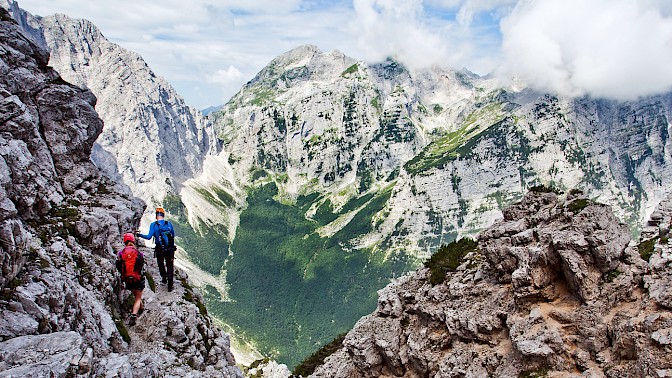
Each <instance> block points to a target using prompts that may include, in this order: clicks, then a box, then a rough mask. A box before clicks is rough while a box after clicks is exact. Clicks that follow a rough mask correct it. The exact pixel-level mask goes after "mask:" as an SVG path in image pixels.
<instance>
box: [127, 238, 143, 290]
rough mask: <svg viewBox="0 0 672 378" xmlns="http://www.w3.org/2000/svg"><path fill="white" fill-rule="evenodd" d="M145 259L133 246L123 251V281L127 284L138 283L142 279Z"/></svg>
mask: <svg viewBox="0 0 672 378" xmlns="http://www.w3.org/2000/svg"><path fill="white" fill-rule="evenodd" d="M144 264H145V259H144V257H143V256H142V254H141V253H140V252H138V249H137V248H135V247H134V246H132V245H129V246H127V247H125V248H124V249H123V250H122V251H121V279H122V280H123V281H124V282H125V283H130V284H132V283H137V282H140V280H141V279H142V267H143V265H144Z"/></svg>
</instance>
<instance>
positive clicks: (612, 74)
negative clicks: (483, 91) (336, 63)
mask: <svg viewBox="0 0 672 378" xmlns="http://www.w3.org/2000/svg"><path fill="white" fill-rule="evenodd" d="M20 5H21V6H22V7H24V8H25V9H27V10H28V11H30V12H32V13H34V14H39V15H49V14H53V13H56V12H59V13H65V14H67V15H69V16H71V17H74V18H86V19H89V20H91V21H92V22H93V23H94V24H96V25H97V26H98V27H99V28H100V29H101V31H102V32H103V34H104V35H105V36H106V37H108V38H109V39H110V40H112V41H113V42H116V43H119V44H120V45H122V46H123V47H125V48H127V49H129V50H133V51H136V52H138V53H140V54H141V55H142V57H143V58H144V59H145V60H146V61H147V63H148V64H149V66H150V67H152V69H153V70H154V71H155V72H156V73H157V74H158V75H161V76H163V77H165V78H166V79H168V81H169V82H170V83H171V84H172V85H173V86H175V88H176V89H177V90H178V92H179V93H180V94H181V95H182V96H184V97H185V99H186V101H187V103H189V104H191V105H193V106H196V107H200V108H204V107H206V106H209V105H215V104H220V103H221V102H223V101H225V100H226V99H228V98H229V97H230V96H232V95H233V94H234V93H235V92H237V91H238V90H239V89H240V86H241V85H242V84H243V83H244V82H245V81H247V80H249V79H251V78H252V77H254V75H256V73H257V72H258V71H259V70H261V69H262V68H263V67H264V66H265V65H266V64H268V62H270V60H272V59H273V58H274V57H276V56H278V55H279V54H282V53H284V52H286V51H288V50H290V49H293V48H295V47H297V46H299V45H302V44H314V45H317V46H318V47H319V48H320V49H322V50H325V51H328V50H332V49H338V50H341V51H343V52H344V53H345V54H347V55H350V56H351V57H353V58H355V59H363V60H366V61H370V62H375V61H380V60H382V59H385V58H386V57H388V56H393V57H395V58H397V59H399V60H400V61H401V62H402V63H404V64H406V65H408V66H410V67H426V66H429V65H433V64H439V65H450V66H453V67H456V68H461V67H467V68H469V69H471V70H472V71H475V72H477V73H479V74H486V73H489V72H492V71H494V70H495V69H497V68H499V72H500V73H503V74H506V75H507V76H511V75H517V76H519V77H520V78H522V79H524V80H525V81H527V82H529V83H531V84H532V85H533V86H535V87H537V88H540V89H543V90H550V91H556V92H560V93H563V94H574V95H582V94H585V93H589V94H592V95H594V96H602V97H616V98H630V97H633V96H637V95H646V94H649V93H655V92H660V91H664V90H668V89H670V85H671V80H670V77H671V76H672V74H671V73H670V70H672V64H671V63H672V57H671V54H672V42H670V40H671V37H670V35H671V33H672V32H671V31H670V29H671V27H670V17H672V1H669V0H339V1H330V2H326V1H323V0H287V1H277V0H254V1H253V0H218V1H213V0H192V1H183V0H142V1H137V0H115V1H107V2H104V1H90V0H21V3H20ZM500 20H503V21H502V22H501V34H500V22H499V21H500ZM232 69H234V70H237V72H236V71H233V70H232ZM238 75H240V76H238ZM223 99H224V100H223Z"/></svg>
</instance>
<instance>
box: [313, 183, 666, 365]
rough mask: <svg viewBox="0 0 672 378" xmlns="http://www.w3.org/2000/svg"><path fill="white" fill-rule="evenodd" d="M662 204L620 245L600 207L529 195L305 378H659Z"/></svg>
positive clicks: (400, 285)
mask: <svg viewBox="0 0 672 378" xmlns="http://www.w3.org/2000/svg"><path fill="white" fill-rule="evenodd" d="M669 204H670V200H669V199H668V200H666V201H664V202H663V203H662V204H661V207H660V208H659V209H658V210H656V212H655V214H656V215H655V217H654V218H653V219H652V220H651V221H650V222H649V225H648V226H647V228H646V229H647V230H648V231H647V233H646V235H645V237H646V238H648V239H646V240H644V241H643V242H642V243H640V244H635V243H630V244H629V241H630V237H629V233H628V229H627V227H626V226H624V225H623V224H621V223H619V222H618V220H617V218H616V217H615V216H614V215H613V212H612V211H611V209H610V208H609V207H608V206H605V205H601V204H597V203H594V202H592V201H590V200H588V199H587V198H586V196H585V195H584V194H583V193H581V192H578V191H573V192H571V193H570V194H568V195H566V196H562V197H558V196H557V195H556V194H554V193H543V192H531V193H529V194H528V195H526V196H525V197H524V198H523V199H522V201H521V202H518V203H516V204H515V205H513V206H511V207H509V208H507V209H505V210H504V212H503V219H501V220H499V221H497V222H495V224H494V225H493V226H492V227H490V228H488V229H486V230H484V231H482V232H481V233H479V234H478V236H477V243H474V244H473V246H472V247H471V248H466V249H465V248H455V245H457V244H454V245H453V248H452V249H451V248H448V249H447V250H446V252H447V253H446V254H443V255H441V256H439V255H438V254H437V255H435V257H433V259H432V260H433V262H431V263H428V267H426V268H423V269H420V270H418V271H416V272H414V273H412V274H409V275H407V276H405V277H402V278H400V279H398V280H396V281H394V282H393V283H392V284H390V285H388V286H387V287H386V288H384V289H383V290H381V291H380V292H379V300H378V307H377V309H376V311H375V312H374V313H372V314H370V315H368V316H366V317H364V318H362V319H361V320H360V321H359V322H358V323H357V324H356V325H355V327H354V329H353V330H352V331H350V332H349V333H348V335H347V336H346V337H345V340H344V341H343V343H342V347H341V348H340V349H339V350H338V351H337V352H335V353H334V354H332V355H331V356H330V357H328V358H327V359H326V361H325V363H324V364H323V365H322V366H321V367H319V368H318V369H317V370H316V371H315V372H314V374H313V375H312V376H313V377H427V376H441V377H485V376H490V377H522V376H526V377H532V376H554V377H570V376H572V377H574V376H586V377H645V376H648V377H667V376H670V375H672V358H671V357H670V354H669V348H670V343H672V339H671V338H670V332H671V330H672V312H670V309H671V308H672V306H671V302H670V296H669V289H670V286H671V285H672V269H671V268H670V263H671V262H672V249H671V248H670V245H669V244H668V237H669V234H668V233H669V226H670V215H671V213H672V207H670V206H669ZM439 254H441V252H439ZM642 257H644V258H645V259H648V262H647V261H646V260H644V259H642ZM440 267H443V269H440ZM437 268H439V269H437ZM432 282H434V283H435V284H433V283H432Z"/></svg>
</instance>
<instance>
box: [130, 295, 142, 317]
mask: <svg viewBox="0 0 672 378" xmlns="http://www.w3.org/2000/svg"><path fill="white" fill-rule="evenodd" d="M131 292H132V293H133V295H134V296H135V302H134V303H133V313H134V314H137V313H138V311H140V308H141V307H142V290H131Z"/></svg>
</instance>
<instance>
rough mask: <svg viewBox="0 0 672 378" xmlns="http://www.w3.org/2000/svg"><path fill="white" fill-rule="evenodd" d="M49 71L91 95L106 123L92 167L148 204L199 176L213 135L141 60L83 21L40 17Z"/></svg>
mask: <svg viewBox="0 0 672 378" xmlns="http://www.w3.org/2000/svg"><path fill="white" fill-rule="evenodd" d="M39 21H40V24H41V25H42V28H43V32H44V36H45V40H46V43H47V45H48V46H49V48H50V50H51V56H50V60H49V65H51V66H52V67H54V68H55V69H56V70H57V71H58V72H59V73H60V74H61V75H62V76H63V77H64V78H65V79H66V80H68V81H70V82H72V83H75V84H77V85H79V86H82V87H85V88H88V89H90V90H91V91H92V92H93V93H94V94H95V95H96V97H97V98H98V103H97V105H96V110H97V111H98V113H99V114H100V116H101V118H102V119H103V121H104V122H105V128H104V130H103V133H102V134H101V136H100V137H99V138H98V140H97V141H96V146H95V148H94V152H93V160H94V162H96V164H97V165H98V166H99V167H101V168H102V169H103V170H105V171H106V172H107V173H108V174H110V175H111V176H112V177H115V178H116V177H118V178H121V179H122V180H123V182H124V183H126V184H127V185H129V186H130V187H131V189H132V190H133V193H134V194H135V195H137V196H139V197H141V198H143V199H144V200H145V201H147V202H148V203H149V204H150V208H151V207H153V206H154V205H158V204H162V201H163V199H164V197H165V195H166V193H178V192H179V190H180V188H181V185H182V183H183V182H184V181H185V180H187V179H189V178H191V177H193V176H194V175H196V174H198V173H199V172H201V170H202V164H203V160H204V159H205V156H206V155H208V154H209V153H212V152H214V151H215V150H216V148H217V142H216V140H215V138H214V136H213V134H212V131H211V130H212V129H211V127H209V125H208V124H207V122H206V120H205V119H204V118H203V116H202V115H201V114H200V112H198V111H196V110H194V109H191V108H189V107H188V106H187V105H186V104H185V103H184V100H183V99H182V98H181V97H179V95H178V94H177V93H176V92H175V91H174V90H173V88H172V87H171V86H170V84H168V82H167V81H166V80H164V79H163V78H161V77H158V76H156V75H155V74H154V73H153V72H152V70H151V69H150V68H149V67H148V66H147V64H146V63H145V62H144V60H142V58H141V57H140V56H139V55H138V54H136V53H134V52H131V51H128V50H126V49H124V48H122V47H120V46H119V45H116V44H114V43H111V42H110V41H108V40H107V39H106V38H105V37H104V36H103V35H102V34H101V33H100V31H99V30H98V29H97V28H96V27H95V26H94V25H93V24H92V23H90V22H89V21H86V20H74V19H71V18H69V17H67V16H65V15H60V14H59V15H54V16H49V17H44V18H41V19H40V20H39Z"/></svg>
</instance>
